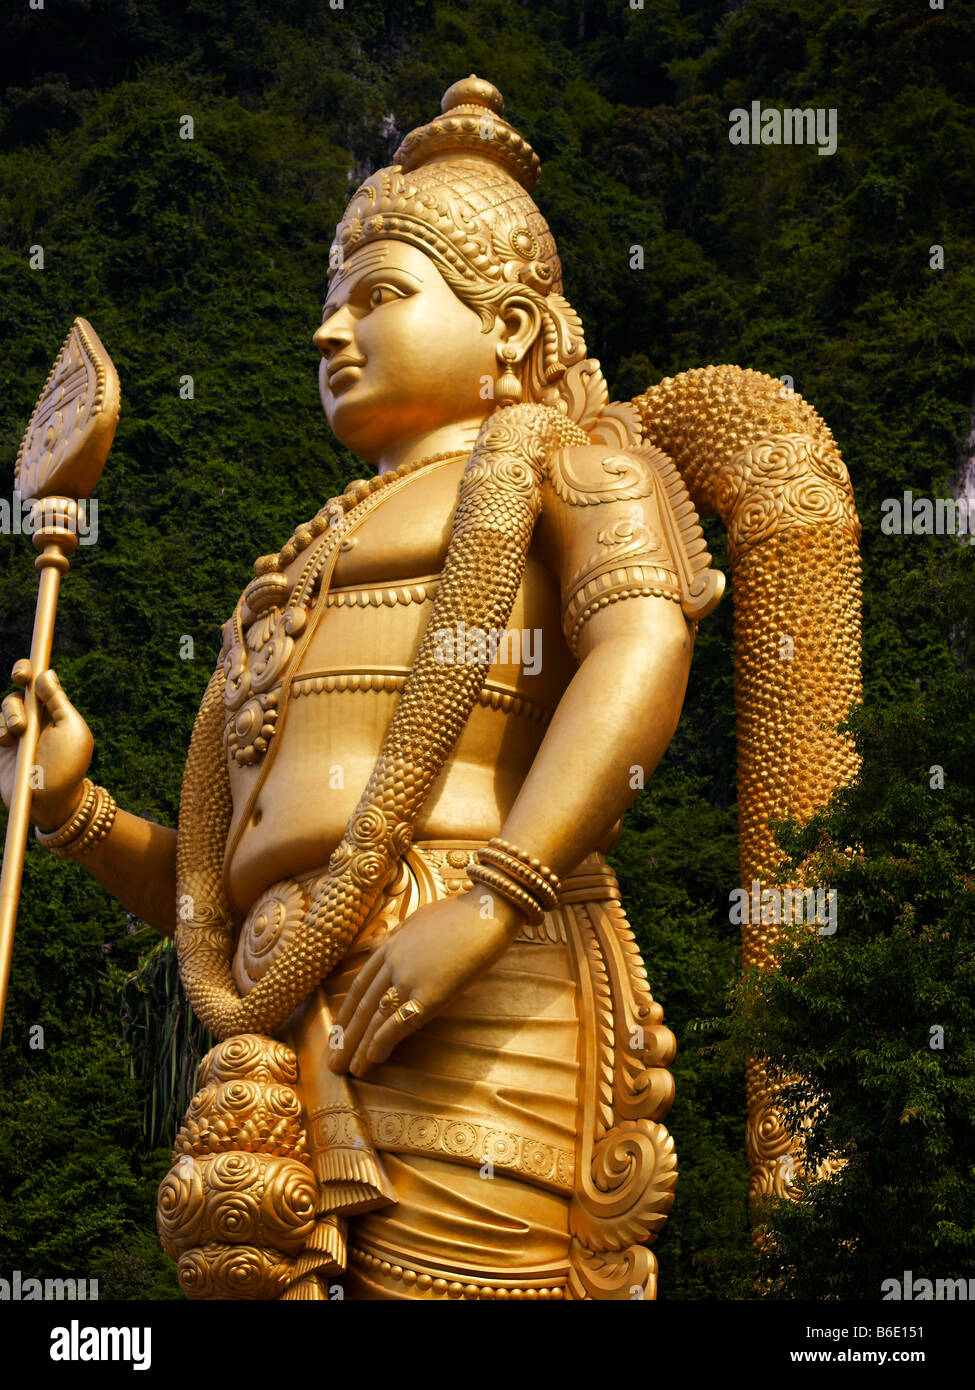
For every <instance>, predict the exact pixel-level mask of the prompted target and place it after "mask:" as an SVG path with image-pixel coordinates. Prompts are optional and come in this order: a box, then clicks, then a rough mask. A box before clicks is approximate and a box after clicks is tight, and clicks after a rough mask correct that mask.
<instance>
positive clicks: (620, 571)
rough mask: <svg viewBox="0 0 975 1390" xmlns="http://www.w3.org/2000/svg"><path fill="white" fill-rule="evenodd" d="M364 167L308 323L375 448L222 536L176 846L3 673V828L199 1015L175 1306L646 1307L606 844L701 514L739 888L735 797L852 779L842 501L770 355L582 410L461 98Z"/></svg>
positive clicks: (333, 392)
mask: <svg viewBox="0 0 975 1390" xmlns="http://www.w3.org/2000/svg"><path fill="white" fill-rule="evenodd" d="M395 161H396V162H395V163H394V164H393V165H392V166H391V167H389V168H384V169H380V170H379V171H378V172H376V173H375V174H373V175H372V176H371V177H370V178H368V179H367V180H366V182H365V183H364V184H363V185H362V187H361V188H360V189H359V190H358V191H357V192H356V193H355V195H354V196H353V198H352V200H351V202H350V203H349V206H348V208H347V210H346V212H345V215H344V217H343V219H342V221H341V223H340V225H339V227H338V230H337V234H336V239H335V243H334V245H333V247H332V254H331V258H330V265H331V270H330V276H329V280H330V288H329V291H328V299H327V303H326V304H325V307H324V311H323V315H322V324H321V327H320V328H319V329H318V331H317V333H316V334H315V337H314V341H315V345H316V346H317V348H318V350H319V352H320V353H321V357H322V362H321V376H320V380H321V394H322V401H323V404H324V407H325V413H326V416H327V418H328V421H329V423H330V425H331V427H332V429H333V431H334V433H335V435H336V436H337V437H338V438H339V439H340V440H341V441H342V442H343V443H344V444H345V445H347V446H348V447H349V448H350V449H351V450H353V451H354V452H355V454H356V455H357V456H358V457H360V458H361V459H362V460H364V461H365V462H366V463H368V464H369V465H371V466H372V468H373V469H374V470H375V472H374V475H373V476H372V477H370V478H369V479H368V480H366V481H362V482H356V483H353V484H352V485H351V486H350V487H349V488H347V489H346V491H345V492H344V493H343V495H342V496H341V497H339V498H337V499H334V500H331V501H329V502H327V503H326V504H325V506H323V507H322V508H321V510H320V511H319V512H318V513H317V514H316V515H315V516H313V517H312V518H311V519H310V520H309V521H307V522H304V523H302V524H301V525H299V526H298V527H297V529H296V530H295V532H294V535H293V536H292V537H291V539H290V540H289V541H288V542H287V544H286V545H284V546H283V548H282V549H280V550H279V551H277V552H276V553H274V554H270V555H265V556H263V557H261V558H260V559H258V560H257V562H256V563H255V565H254V571H255V577H254V578H253V579H252V580H251V582H250V583H249V584H248V585H247V588H246V589H245V590H244V592H243V594H242V595H241V598H240V600H239V602H238V603H237V606H236V608H235V610H234V613H233V615H232V617H231V618H230V619H229V621H228V622H227V624H226V625H225V627H224V633H223V648H222V650H221V653H220V658H219V661H218V664H217V668H216V670H215V672H214V674H213V677H212V679H211V680H210V683H209V686H208V688H207V691H206V694H205V696H204V699H203V703H202V706H201V708H200V712H199V715H198V717H197V721H196V724H195V727H194V731H193V738H192V742H191V745H190V750H189V756H188V759H187V763H186V772H185V776H184V781H183V791H182V800H181V806H180V815H179V829H178V832H177V831H173V830H170V829H166V828H164V827H162V826H158V825H154V824H150V823H148V822H145V821H142V820H140V819H137V818H135V817H133V816H131V815H129V814H127V813H126V812H125V811H124V810H121V809H119V808H117V807H116V805H115V803H114V801H113V800H112V798H111V797H110V795H109V794H108V793H107V792H106V791H104V790H103V789H101V788H96V787H93V786H92V785H91V783H90V781H88V779H87V778H85V776H84V774H85V771H86V770H87V766H88V761H89V757H90V752H91V738H90V735H89V734H88V731H87V728H86V726H85V724H84V722H83V720H82V719H81V716H80V715H79V714H78V713H77V712H76V711H75V710H74V708H73V706H71V705H70V704H69V702H68V700H67V697H66V696H65V695H64V693H63V692H62V691H61V689H60V686H59V685H58V683H57V678H56V676H55V675H54V674H53V672H50V671H48V672H46V673H45V674H44V675H38V676H37V677H36V678H34V679H33V688H35V689H36V696H37V699H38V700H40V701H41V702H42V703H43V705H44V708H45V711H46V714H45V720H46V723H45V727H44V730H43V733H42V735H41V743H40V751H39V754H38V758H39V761H40V763H41V764H42V765H43V766H44V768H45V773H46V775H45V781H44V789H43V791H41V792H37V793H35V796H34V802H33V815H34V818H35V820H36V823H37V826H38V830H37V835H38V838H39V839H40V840H41V842H42V843H45V844H48V845H49V846H50V847H51V848H52V850H53V852H54V853H57V854H61V855H65V856H71V857H75V858H79V859H83V862H84V864H85V866H86V867H87V868H88V869H89V870H90V871H91V872H92V873H93V874H94V875H95V877H96V878H98V880H99V881H100V882H101V883H103V884H104V885H105V886H106V887H107V888H108V889H109V890H110V891H111V892H113V893H114V894H115V895H116V896H117V897H118V898H119V899H120V900H121V901H122V902H123V903H124V904H125V905H126V907H127V908H128V909H129V910H130V911H132V912H134V913H137V914H138V915H139V916H140V917H141V918H142V919H143V920H145V921H147V922H150V923H152V924H153V925H154V926H155V927H157V928H158V930H159V931H161V932H164V933H167V934H171V933H173V931H174V929H175V936H176V945H177V949H178V952H179V962H180V970H181V974H182V978H183V982H184V984H185V987H186V990H187V992H188V995H189V998H190V1000H191V1002H192V1005H193V1008H194V1010H195V1011H196V1013H197V1015H198V1017H199V1018H200V1019H201V1020H202V1021H203V1022H204V1023H205V1024H206V1025H207V1027H208V1028H209V1029H211V1031H212V1032H213V1033H214V1034H215V1035H216V1036H217V1037H218V1038H220V1039H221V1041H220V1043H219V1044H218V1045H217V1046H216V1047H215V1048H213V1050H212V1051H211V1052H210V1053H209V1054H208V1055H207V1057H206V1058H205V1059H204V1061H203V1063H202V1064H201V1068H200V1089H199V1091H198V1093H197V1094H196V1095H195V1096H194V1098H193V1100H192V1102H191V1105H190V1108H189V1111H188V1113H187V1116H186V1119H185V1121H184V1123H183V1126H182V1128H181V1129H180V1131H179V1133H178V1135H177V1138H176V1145H175V1153H174V1166H173V1168H172V1170H171V1172H170V1173H169V1175H168V1176H167V1178H166V1179H165V1180H164V1182H163V1184H162V1186H161V1188H160V1193H159V1207H158V1224H159V1230H160V1234H161V1237H162V1241H163V1244H164V1247H165V1248H166V1250H167V1251H169V1253H170V1254H172V1255H173V1257H174V1258H176V1259H177V1260H178V1274H179V1281H180V1285H181V1287H182V1288H183V1289H184V1291H185V1292H186V1293H187V1294H188V1295H189V1296H190V1297H194V1298H252V1299H255V1298H256V1299H270V1298H284V1299H327V1298H329V1297H336V1296H338V1291H339V1290H341V1291H342V1294H343V1296H346V1297H352V1298H367V1299H368V1298H376V1299H404V1298H405V1299H427V1300H434V1301H437V1300H450V1299H492V1298H497V1299H556V1300H558V1299H623V1298H653V1297H654V1296H655V1292H656V1262H655V1259H654V1256H653V1255H652V1253H651V1252H650V1250H649V1248H648V1247H649V1245H650V1244H651V1242H652V1241H653V1240H654V1238H655V1237H656V1235H657V1234H658V1233H659V1231H660V1230H661V1228H662V1226H663V1225H664V1222H665V1220H666V1216H667V1212H668V1210H669V1208H670V1206H671V1204H672V1202H673V1197H674V1187H675V1183H676V1177H677V1173H676V1160H675V1156H674V1148H673V1143H672V1141H671V1138H670V1136H669V1134H668V1132H667V1130H666V1128H665V1127H664V1125H663V1123H662V1120H663V1118H664V1116H665V1115H666V1113H667V1111H668V1109H669V1107H670V1104H671V1101H672V1098H673V1091H674V1087H673V1080H672V1077H671V1075H670V1072H669V1071H668V1070H667V1067H668V1063H669V1062H670V1061H671V1060H672V1058H673V1055H674V1050H675V1041H674V1038H673V1035H672V1034H671V1033H670V1031H669V1030H668V1029H667V1028H666V1027H665V1026H664V1024H663V1021H662V1018H663V1016H662V1010H661V1008H660V1006H659V1005H658V1004H657V1003H656V1002H655V1001H654V1000H653V998H652V996H651V994H650V991H649V989H648V986H647V977H646V972H645V970H644V966H643V963H642V961H641V959H640V955H639V952H638V950H637V947H636V945H635V942H634V939H633V936H632V933H631V932H630V929H629V926H628V924H627V921H626V918H625V916H624V913H623V908H622V906H621V903H620V894H619V889H618V886H617V883H616V878H615V876H614V874H613V871H612V869H611V868H610V867H609V866H608V864H607V861H606V853H607V851H608V850H610V849H611V848H612V845H613V843H614V841H615V838H616V836H617V834H618V829H619V822H620V818H621V816H622V815H623V813H624V811H625V810H626V808H627V806H628V805H629V803H630V802H631V801H632V799H633V798H634V796H635V794H636V790H637V788H638V787H639V786H641V785H642V784H643V780H644V779H645V778H646V777H649V775H650V774H651V772H652V771H653V769H654V767H655V766H656V764H657V763H658V761H659V759H660V758H661V756H662V755H663V753H664V751H665V750H666V748H667V746H668V744H669V742H670V740H671V737H672V735H673V733H674V730H675V728H676V725H677V722H678V719H679V716H680V711H681V706H682V702H683V697H684V691H685V687H686V682H687V679H688V673H689V669H690V663H691V652H692V647H693V641H694V634H695V631H696V625H697V623H698V621H699V620H700V619H702V618H703V617H705V616H706V615H707V614H708V613H709V612H711V610H712V609H713V608H714V607H715V605H716V604H717V603H718V601H719V599H720V597H721V593H722V589H723V577H722V576H721V575H719V574H718V573H717V572H715V571H714V570H713V569H712V568H711V560H710V556H709V554H708V552H707V549H706V545H705V541H704V538H703V536H702V532H701V529H700V527H699V525H698V517H697V512H698V511H700V512H702V513H717V514H718V515H719V516H720V517H721V518H722V519H723V520H724V522H725V523H726V525H727V527H728V530H729V535H730V556H731V568H732V577H733V581H734V588H735V604H736V699H737V701H738V712H739V759H740V773H739V791H740V818H741V835H742V882H743V883H749V882H751V880H752V879H756V878H760V877H761V875H762V874H763V873H766V874H767V873H768V872H769V871H770V870H771V869H772V868H773V867H774V865H775V862H776V851H775V849H774V846H773V842H772V839H771V836H770V834H769V831H768V828H767V822H768V819H769V817H770V816H783V815H785V814H788V813H791V814H794V815H797V816H798V817H799V818H804V817H805V816H808V814H809V813H810V812H811V811H812V810H813V808H814V807H815V806H816V805H818V804H820V803H821V802H822V801H824V800H825V799H826V797H827V796H828V794H829V792H830V790H831V789H832V787H833V786H834V785H835V784H836V782H837V781H839V780H841V779H842V778H844V777H846V776H848V775H849V773H850V772H851V771H852V768H853V765H854V764H853V754H852V750H851V747H850V745H849V743H848V742H847V741H846V740H845V739H843V738H841V737H839V736H838V735H837V734H836V733H835V732H834V731H833V730H834V728H835V725H836V723H837V722H838V721H839V720H840V719H842V718H843V717H844V715H845V714H846V712H847V710H848V708H849V706H850V704H851V702H852V701H853V700H854V699H855V698H856V696H857V693H858V679H859V666H858V661H859V648H858V630H857V623H858V613H859V587H858V586H859V560H858V550H857V538H858V523H857V519H856V513H855V511H854V507H853V499H852V491H851V488H850V484H849V479H848V477H847V473H846V469H845V468H844V466H843V463H842V461H841V459H840V457H839V453H838V451H837V449H836V446H835V444H834V442H833V440H832V437H831V435H830V433H829V431H828V430H827V428H826V427H825V425H824V424H823V423H822V422H821V421H820V419H819V418H818V416H817V415H816V414H815V412H814V411H813V410H812V409H811V408H810V407H809V406H808V405H806V404H805V403H804V402H803V401H802V400H801V399H800V398H799V397H798V396H796V395H794V394H793V393H791V392H788V391H786V389H785V388H784V387H783V386H782V383H781V382H779V381H776V380H773V379H771V378H769V377H765V376H761V375H759V374H758V373H755V372H749V371H743V370H741V369H739V368H736V367H716V368H715V367H708V368H706V369H704V370H700V371H691V372H686V373H683V374H681V375H680V376H678V377H676V378H674V379H668V380H666V381H664V382H663V383H661V384H660V385H659V386H656V387H653V388H651V389H649V390H648V391H646V392H645V393H643V394H642V395H641V396H639V397H637V398H636V399H635V400H633V401H632V402H624V403H612V404H611V403H610V402H609V392H608V390H607V387H606V383H605V381H604V379H603V376H602V373H601V371H600V368H599V364H598V362H597V361H595V360H594V359H593V358H590V357H589V356H588V355H587V351H586V344H585V335H584V332H583V328H582V324H581V323H580V321H579V318H578V316H577V315H576V314H575V312H574V311H573V309H572V307H571V305H570V304H569V302H568V300H567V299H566V298H565V297H564V295H563V292H562V289H563V287H562V276H561V267H560V263H559V259H558V256H557V254H556V248H555V243H554V240H553V238H552V235H551V233H550V231H549V229H548V226H547V225H546V223H545V221H544V219H543V217H542V215H541V214H540V212H539V211H538V208H537V207H536V205H535V203H534V202H533V201H532V198H531V193H532V191H533V189H534V187H535V184H536V181H537V178H538V173H539V161H538V159H537V157H536V155H535V154H534V153H533V151H532V149H531V147H530V146H529V144H528V143H527V141H526V140H525V139H524V138H523V137H522V136H521V135H520V134H519V133H518V132H517V131H516V130H514V129H513V128H512V126H511V125H510V124H509V123H508V122H506V121H505V119H504V116H503V102H502V98H501V95H500V93H499V92H498V91H497V90H496V89H495V88H494V87H493V86H491V84H490V83H488V82H486V81H483V80H482V79H480V78H477V77H475V76H474V75H473V74H472V75H471V76H470V77H469V78H466V79H464V80H462V81H460V82H457V83H455V84H454V85H453V86H452V87H451V88H450V89H449V90H448V91H447V93H446V95H445V96H444V99H443V103H442V114H441V115H440V116H438V117H437V118H435V119H434V120H432V121H430V122H429V123H428V124H426V125H424V126H422V127H420V128H419V129H417V130H414V131H413V132H412V133H411V134H410V135H408V136H407V138H406V139H405V140H404V141H403V143H402V145H401V146H400V148H399V150H398V151H397V153H396V156H395ZM695 509H697V510H695ZM783 634H786V635H788V636H789V637H790V638H791V641H792V646H793V652H792V655H791V659H790V660H788V661H783V660H782V659H781V651H782V645H781V638H782V636H783ZM18 679H19V680H20V681H21V683H27V682H28V681H29V680H31V679H32V677H31V672H30V670H29V669H28V668H27V667H26V666H24V665H22V666H21V667H20V668H19V671H18ZM3 709H4V723H3V724H2V726H0V745H2V748H3V756H4V757H5V758H6V759H7V763H6V764H4V767H6V766H7V765H8V764H9V760H10V757H11V756H12V751H13V749H14V747H15V745H16V742H17V738H18V736H19V734H20V733H21V731H22V727H23V720H24V714H23V706H22V705H21V703H20V700H19V697H16V696H12V697H8V699H7V701H6V702H5V703H4V707H3ZM8 781H9V778H8ZM4 790H5V795H6V783H4ZM770 935H771V929H769V928H767V927H762V926H756V927H751V928H748V929H747V930H746V933H745V944H746V956H747V957H748V958H757V959H761V958H762V957H763V953H764V951H765V948H766V943H767V940H768V938H769V936H770ZM749 1085H750V1096H749V1115H750V1119H749V1146H750V1153H751V1159H752V1166H753V1173H754V1178H753V1191H754V1192H761V1191H769V1190H780V1189H781V1185H782V1178H781V1176H780V1173H779V1164H778V1160H779V1157H780V1156H781V1155H782V1154H784V1153H787V1152H788V1151H789V1139H788V1136H787V1135H786V1134H785V1132H784V1131H783V1130H782V1128H781V1126H780V1125H779V1124H778V1121H777V1119H776V1116H775V1111H774V1106H773V1105H771V1103H770V1102H771V1101H772V1100H773V1099H774V1097H772V1096H771V1095H770V1093H769V1088H768V1085H767V1083H766V1081H765V1079H764V1073H763V1072H762V1070H761V1067H760V1065H759V1064H756V1066H755V1068H754V1069H753V1074H752V1075H751V1077H750V1079H749Z"/></svg>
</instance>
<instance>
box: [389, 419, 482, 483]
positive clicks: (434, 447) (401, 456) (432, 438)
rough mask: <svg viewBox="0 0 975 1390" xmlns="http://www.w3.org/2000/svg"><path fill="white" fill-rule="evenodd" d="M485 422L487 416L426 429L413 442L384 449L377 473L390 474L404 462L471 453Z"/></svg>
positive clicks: (402, 441)
mask: <svg viewBox="0 0 975 1390" xmlns="http://www.w3.org/2000/svg"><path fill="white" fill-rule="evenodd" d="M483 423H484V417H483V416H477V417H475V418H473V419H470V420H460V421H456V422H453V423H451V424H449V425H442V426H440V427H439V428H438V429H433V430H423V431H422V433H420V434H417V435H414V436H412V438H410V439H401V440H397V442H396V443H395V444H393V445H391V446H390V447H389V448H388V449H386V450H384V452H383V453H382V455H381V456H380V458H379V459H378V461H377V462H376V472H377V473H389V472H391V471H392V470H393V469H394V468H399V467H400V466H401V465H402V464H404V463H413V462H415V461H416V460H417V459H422V458H429V457H431V456H432V455H433V454H443V453H447V452H448V450H456V451H457V452H458V453H460V452H461V451H464V452H466V453H470V451H471V450H472V449H473V448H474V445H475V444H476V443H477V436H478V433H479V432H480V428H481V426H482V425H483Z"/></svg>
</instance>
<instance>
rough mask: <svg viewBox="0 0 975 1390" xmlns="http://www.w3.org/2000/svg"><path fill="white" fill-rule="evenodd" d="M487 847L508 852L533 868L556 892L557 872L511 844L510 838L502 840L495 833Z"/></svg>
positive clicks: (557, 884)
mask: <svg viewBox="0 0 975 1390" xmlns="http://www.w3.org/2000/svg"><path fill="white" fill-rule="evenodd" d="M488 849H497V850H501V851H502V853H504V854H510V855H511V857H512V858H513V859H517V860H518V862H519V863H520V864H523V865H524V866H525V868H527V869H533V870H534V871H535V873H537V874H538V875H539V876H540V877H541V878H544V879H545V880H546V881H547V882H548V883H550V884H551V886H552V887H553V888H554V889H555V892H556V893H558V891H559V888H560V886H561V885H560V883H559V876H558V874H556V873H553V871H552V870H551V869H549V868H547V867H546V865H544V864H543V863H542V862H541V860H540V859H532V858H531V856H530V855H527V854H526V853H525V851H524V850H523V849H519V848H518V846H517V845H513V844H512V843H511V841H510V840H502V839H501V837H500V836H499V835H496V836H495V837H494V839H493V840H492V841H491V842H490V844H489V845H488Z"/></svg>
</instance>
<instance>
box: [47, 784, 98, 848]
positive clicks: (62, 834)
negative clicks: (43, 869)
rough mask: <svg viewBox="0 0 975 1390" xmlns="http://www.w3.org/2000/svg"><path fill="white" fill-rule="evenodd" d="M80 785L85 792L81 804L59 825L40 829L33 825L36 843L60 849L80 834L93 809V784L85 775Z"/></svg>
mask: <svg viewBox="0 0 975 1390" xmlns="http://www.w3.org/2000/svg"><path fill="white" fill-rule="evenodd" d="M81 785H82V786H83V787H84V789H85V794H84V796H83V797H82V798H81V805H80V806H79V807H78V809H77V811H75V813H74V815H73V816H69V817H68V819H67V820H66V821H65V822H64V824H63V825H59V826H58V827H57V828H56V829H55V830H41V829H40V828H39V827H38V826H35V827H34V836H35V838H36V840H37V843H38V844H39V845H43V846H44V848H45V849H51V850H54V849H60V848H61V846H62V845H66V844H69V843H70V842H71V841H72V840H73V839H74V838H75V836H76V835H80V834H81V832H82V831H83V830H84V828H85V826H86V825H87V824H88V822H89V820H90V819H91V815H92V812H93V811H94V809H95V784H94V782H92V781H91V780H90V778H88V777H86V778H85V780H84V781H83V782H82V784H81Z"/></svg>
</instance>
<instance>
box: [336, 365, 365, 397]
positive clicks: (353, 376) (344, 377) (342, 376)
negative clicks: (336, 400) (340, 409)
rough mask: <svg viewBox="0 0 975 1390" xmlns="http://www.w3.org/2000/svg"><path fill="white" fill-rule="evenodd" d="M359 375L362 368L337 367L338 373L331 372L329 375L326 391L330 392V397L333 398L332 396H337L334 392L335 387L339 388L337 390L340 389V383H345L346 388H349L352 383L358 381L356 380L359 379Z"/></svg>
mask: <svg viewBox="0 0 975 1390" xmlns="http://www.w3.org/2000/svg"><path fill="white" fill-rule="evenodd" d="M361 375H362V368H361V367H356V366H351V365H350V366H348V367H339V369H338V371H337V372H333V373H332V374H331V376H330V377H329V378H328V389H329V390H330V391H331V393H332V395H333V396H334V395H336V394H337V391H336V387H337V386H338V387H339V389H342V383H343V382H344V383H345V385H346V386H351V385H352V383H353V382H354V381H358V379H359V377H360V376H361Z"/></svg>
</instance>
